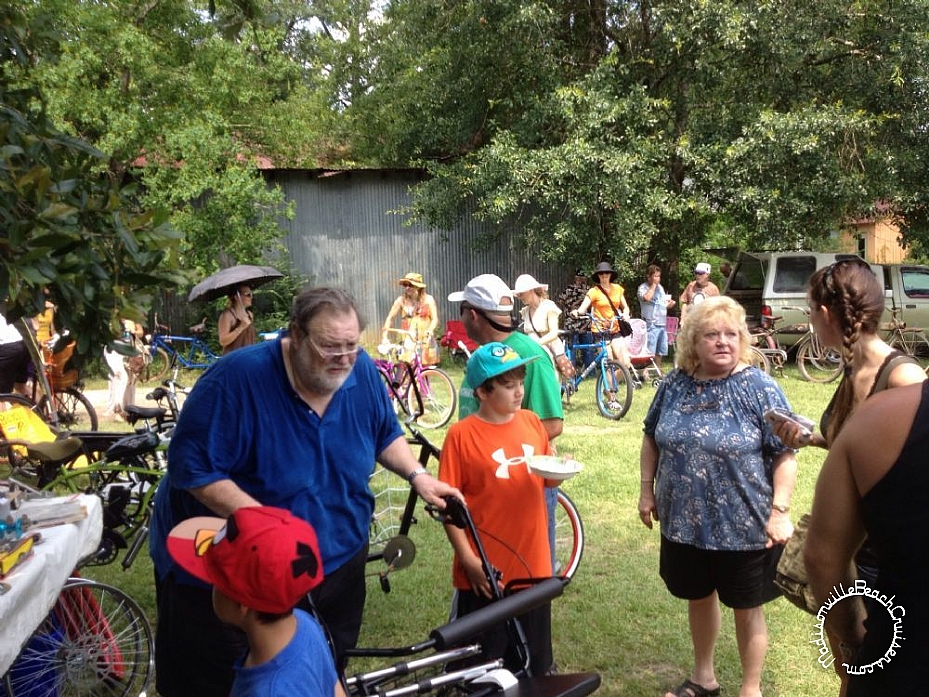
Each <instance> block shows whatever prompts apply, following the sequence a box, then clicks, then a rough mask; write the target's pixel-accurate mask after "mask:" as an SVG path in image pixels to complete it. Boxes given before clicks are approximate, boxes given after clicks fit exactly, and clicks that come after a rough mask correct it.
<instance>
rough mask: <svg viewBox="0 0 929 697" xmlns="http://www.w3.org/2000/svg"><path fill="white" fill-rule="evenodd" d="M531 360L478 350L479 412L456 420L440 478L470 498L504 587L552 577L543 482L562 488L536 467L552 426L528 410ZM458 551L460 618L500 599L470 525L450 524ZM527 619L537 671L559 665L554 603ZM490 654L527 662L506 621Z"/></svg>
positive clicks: (503, 348)
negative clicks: (519, 656) (525, 396)
mask: <svg viewBox="0 0 929 697" xmlns="http://www.w3.org/2000/svg"><path fill="white" fill-rule="evenodd" d="M536 358H538V356H533V357H532V358H528V359H524V358H520V357H519V355H518V354H517V353H516V352H515V351H514V350H513V349H512V348H510V347H509V346H507V345H506V344H502V343H499V342H493V343H489V344H484V345H483V346H481V347H480V348H478V349H477V350H476V351H475V352H474V354H473V355H472V356H471V359H470V360H469V361H468V367H467V382H468V384H469V385H474V386H475V388H474V394H475V396H476V397H477V399H478V400H479V401H480V406H479V408H478V411H477V412H476V413H474V414H471V415H470V416H468V417H466V418H464V419H462V420H461V421H459V422H458V423H456V424H453V425H452V427H451V428H450V429H449V431H448V435H447V436H446V438H445V443H444V444H443V446H442V455H441V459H440V461H439V479H440V480H441V481H444V482H447V483H448V484H451V485H452V486H455V487H457V488H458V489H459V490H460V491H461V493H462V494H463V495H464V496H465V498H466V500H467V502H468V508H469V510H470V512H471V516H472V518H473V519H474V524H475V526H476V528H477V530H478V532H479V533H480V535H481V542H482V543H483V545H484V550H485V552H486V553H487V556H488V559H489V561H490V564H491V566H492V567H493V568H495V569H497V570H498V571H499V572H500V577H499V579H498V585H499V586H500V588H501V589H502V587H503V585H504V584H505V583H506V582H507V581H511V580H514V579H524V578H540V577H542V578H544V577H548V576H551V575H552V559H551V549H550V547H549V541H548V518H547V513H546V510H545V500H544V497H543V495H542V494H543V487H544V486H548V485H551V486H555V485H557V482H547V481H546V480H544V479H542V478H541V477H539V476H538V475H535V474H533V473H532V472H531V471H530V470H529V466H528V464H527V460H528V458H529V457H531V456H532V455H548V454H550V448H549V443H548V437H547V435H546V433H545V428H544V427H543V426H542V422H541V421H540V420H539V417H537V416H536V415H535V414H534V413H533V412H531V411H528V410H526V409H522V408H521V404H522V398H523V379H524V377H525V374H526V369H525V367H524V366H525V365H526V363H529V362H531V361H533V360H535V359H536ZM445 530H446V533H447V534H448V539H449V541H450V542H451V543H452V547H453V548H454V550H455V559H454V564H453V570H452V571H453V583H454V586H455V588H456V589H457V590H458V593H457V616H459V617H460V616H462V615H466V614H468V613H469V612H474V611H475V610H478V609H480V608H482V607H485V606H486V605H488V604H489V603H490V602H492V600H493V594H492V591H491V587H490V582H489V581H488V579H487V578H486V576H485V575H484V570H483V568H482V567H481V560H480V557H479V556H478V555H477V553H476V552H475V549H474V547H473V545H472V543H471V541H470V540H469V538H468V536H467V533H466V532H465V531H464V530H461V529H459V528H456V527H454V526H452V525H446V526H445ZM519 620H520V624H521V625H522V627H523V632H524V634H525V636H526V639H527V641H528V644H529V653H530V670H531V671H532V674H533V675H544V674H545V673H547V672H548V671H549V670H551V668H552V666H553V659H552V639H551V607H550V605H548V604H546V605H544V606H542V607H540V608H538V609H536V610H532V611H530V612H527V613H526V614H525V615H522V616H521V617H520V618H519ZM480 643H481V646H482V647H483V650H484V656H486V657H499V656H504V658H505V659H506V663H505V665H506V667H507V668H509V669H510V670H516V669H520V668H522V667H523V666H522V665H520V664H519V663H518V662H517V661H516V656H517V654H516V653H515V649H514V647H513V646H511V645H510V644H509V641H508V635H507V632H506V630H505V628H504V627H503V626H502V625H501V626H499V627H496V628H494V629H492V630H490V631H489V632H487V633H486V634H485V635H483V636H481V637H480Z"/></svg>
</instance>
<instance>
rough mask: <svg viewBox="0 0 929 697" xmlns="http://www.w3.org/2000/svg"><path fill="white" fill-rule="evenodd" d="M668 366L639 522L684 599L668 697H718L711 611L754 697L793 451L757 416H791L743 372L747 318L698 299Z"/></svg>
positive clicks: (651, 416)
mask: <svg viewBox="0 0 929 697" xmlns="http://www.w3.org/2000/svg"><path fill="white" fill-rule="evenodd" d="M677 346H678V350H679V358H678V361H679V362H678V366H679V367H678V368H677V369H676V370H674V371H673V372H672V373H670V375H669V376H668V377H667V378H666V379H665V380H664V381H663V382H662V384H661V386H660V387H659V389H658V392H656V394H655V398H654V400H653V402H652V405H651V407H650V408H649V411H648V414H647V415H646V417H645V436H644V438H643V440H642V451H641V455H640V467H641V480H642V481H641V489H640V495H639V506H638V508H639V516H640V518H641V520H642V522H643V523H644V524H645V525H646V526H647V527H648V528H651V527H652V524H653V521H656V520H657V521H659V522H660V523H659V524H660V527H661V553H660V573H661V577H662V579H663V580H664V582H665V585H666V586H667V588H668V590H669V591H670V592H671V594H672V595H674V596H675V597H678V598H682V599H685V600H687V601H688V613H689V617H690V629H691V639H692V642H693V646H694V668H693V671H692V672H691V674H690V677H689V678H688V679H686V680H685V681H684V682H683V683H682V684H681V685H680V686H679V687H678V688H677V689H676V690H675V691H673V692H668V693H666V695H670V696H671V697H704V696H706V695H718V694H719V691H720V688H719V682H718V681H717V679H716V672H715V668H714V661H713V652H714V647H715V643H716V638H717V635H718V631H719V626H720V621H721V611H720V603H722V604H724V605H726V606H728V607H731V608H732V609H733V612H734V616H735V626H736V639H737V642H738V645H739V655H740V657H741V660H742V683H741V688H740V690H739V692H738V694H739V695H740V696H741V697H753V696H758V695H761V670H762V667H763V665H764V657H765V653H766V651H767V645H768V638H767V627H766V624H765V618H764V610H763V605H764V603H766V602H769V601H770V600H773V599H774V598H776V597H777V595H778V591H777V589H776V587H775V586H774V582H773V581H774V570H775V568H776V566H777V560H778V558H779V556H780V551H781V550H780V549H779V547H780V546H781V545H783V544H785V543H786V542H787V540H788V539H789V538H790V535H791V534H792V532H793V525H792V524H791V522H790V517H789V515H788V511H789V507H790V499H791V495H792V494H793V488H794V481H795V479H796V469H797V462H796V458H795V455H794V451H793V450H792V449H790V448H787V447H786V446H785V445H784V444H783V442H781V440H780V439H779V438H778V437H777V436H775V435H774V433H773V432H772V430H771V427H770V425H769V424H768V423H767V422H766V421H765V419H764V413H765V411H766V410H768V409H771V408H781V409H789V408H790V405H789V404H788V402H787V399H786V397H785V396H784V394H783V392H782V391H781V389H780V387H779V385H778V384H777V383H776V382H775V381H774V380H773V379H772V378H771V377H770V376H768V375H765V374H764V373H763V372H761V371H760V370H758V369H757V368H755V367H753V366H752V365H750V363H749V355H750V353H749V350H750V346H751V344H750V338H749V334H748V328H747V326H746V324H745V311H744V310H743V309H742V307H741V306H740V305H739V304H738V303H736V302H735V301H733V300H732V299H730V298H726V297H720V298H707V299H706V300H705V301H704V302H703V303H701V304H700V305H698V306H695V307H694V308H693V309H692V312H691V314H690V316H689V317H688V322H687V324H685V325H684V326H683V328H682V330H681V334H679V335H678V344H677Z"/></svg>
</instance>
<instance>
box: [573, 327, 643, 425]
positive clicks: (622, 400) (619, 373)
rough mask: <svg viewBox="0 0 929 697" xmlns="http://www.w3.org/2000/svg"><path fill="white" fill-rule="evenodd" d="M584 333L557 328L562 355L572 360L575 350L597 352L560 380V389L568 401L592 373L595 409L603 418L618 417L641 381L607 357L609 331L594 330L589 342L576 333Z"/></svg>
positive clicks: (626, 408) (622, 414) (630, 403)
mask: <svg viewBox="0 0 929 697" xmlns="http://www.w3.org/2000/svg"><path fill="white" fill-rule="evenodd" d="M583 333H584V332H570V331H561V332H559V334H560V335H561V336H562V337H563V338H564V339H565V355H567V357H568V360H570V361H572V362H573V361H574V358H575V355H577V352H579V351H584V350H586V349H597V353H596V355H595V356H594V358H593V360H591V361H590V362H589V363H588V364H587V365H586V366H584V368H583V369H582V370H578V371H577V372H576V373H575V375H574V376H573V377H564V376H562V379H561V391H562V395H563V397H564V398H565V400H566V401H570V399H571V396H572V395H573V394H575V393H576V392H577V390H578V388H579V387H580V384H581V383H582V382H583V381H584V380H585V379H587V378H588V377H590V376H591V375H592V374H594V373H596V376H597V378H596V379H597V395H596V399H597V409H598V410H599V411H600V415H601V416H603V417H604V418H607V419H613V420H616V419H621V418H622V417H623V416H625V415H626V413H627V412H628V411H629V408H630V406H631V405H632V394H633V391H634V390H635V388H636V387H641V384H640V383H638V381H637V380H636V379H635V378H634V376H633V375H632V373H631V372H630V371H629V368H627V367H626V366H624V365H622V364H621V363H619V362H618V361H615V360H613V359H612V358H611V357H610V341H611V339H612V336H613V335H611V334H607V333H603V332H594V333H593V336H594V340H593V341H589V342H586V341H579V340H578V336H579V335H580V334H583Z"/></svg>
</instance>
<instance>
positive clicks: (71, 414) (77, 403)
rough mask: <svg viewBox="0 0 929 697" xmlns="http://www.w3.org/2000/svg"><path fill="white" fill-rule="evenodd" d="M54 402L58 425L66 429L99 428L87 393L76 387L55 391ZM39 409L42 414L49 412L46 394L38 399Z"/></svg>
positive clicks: (95, 412) (95, 411)
mask: <svg viewBox="0 0 929 697" xmlns="http://www.w3.org/2000/svg"><path fill="white" fill-rule="evenodd" d="M55 402H56V403H57V407H58V408H57V414H58V426H59V427H61V428H63V429H65V430H67V431H96V430H97V429H98V428H99V426H100V423H99V420H98V419H97V410H96V409H94V405H93V404H92V403H91V401H90V400H89V399H87V395H85V394H84V393H83V392H81V391H80V390H79V389H77V388H76V387H69V388H68V389H66V390H63V391H61V392H55ZM39 411H40V412H41V413H43V414H49V413H51V406H50V404H49V399H48V395H43V396H42V399H40V400H39ZM46 420H47V419H46Z"/></svg>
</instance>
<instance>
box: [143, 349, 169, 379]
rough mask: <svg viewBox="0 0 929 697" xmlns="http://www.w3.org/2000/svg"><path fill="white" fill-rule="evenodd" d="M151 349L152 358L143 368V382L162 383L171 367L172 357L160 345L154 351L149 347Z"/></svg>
mask: <svg viewBox="0 0 929 697" xmlns="http://www.w3.org/2000/svg"><path fill="white" fill-rule="evenodd" d="M149 351H151V354H152V360H151V362H149V364H148V365H146V366H145V368H143V369H142V382H158V383H160V382H161V381H162V379H163V378H164V377H165V375H167V374H168V371H169V370H170V369H171V357H170V356H169V355H168V352H167V351H165V350H164V349H163V348H161V347H160V346H159V347H158V348H156V349H155V350H154V351H152V349H151V347H149Z"/></svg>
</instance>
